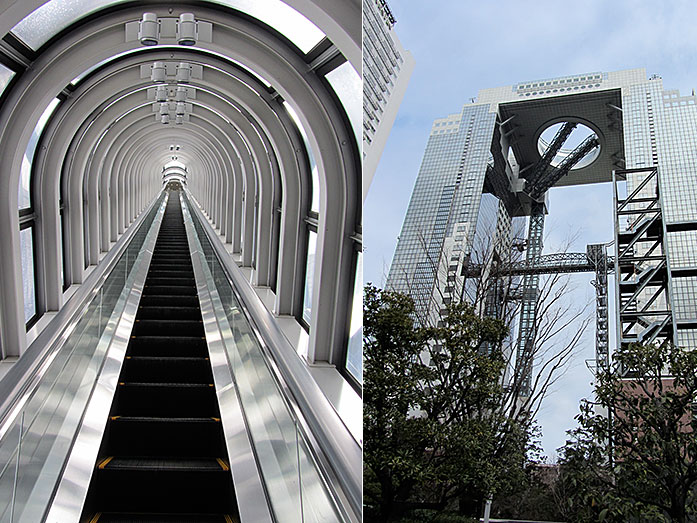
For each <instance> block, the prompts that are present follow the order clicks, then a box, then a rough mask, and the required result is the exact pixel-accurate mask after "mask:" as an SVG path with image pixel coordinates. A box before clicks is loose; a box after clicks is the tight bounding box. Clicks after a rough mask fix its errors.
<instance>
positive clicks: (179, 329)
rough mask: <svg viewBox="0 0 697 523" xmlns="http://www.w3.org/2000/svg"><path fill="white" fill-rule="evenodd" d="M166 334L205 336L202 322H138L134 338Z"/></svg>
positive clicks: (136, 322) (134, 326) (134, 329)
mask: <svg viewBox="0 0 697 523" xmlns="http://www.w3.org/2000/svg"><path fill="white" fill-rule="evenodd" d="M162 333H166V334H167V335H168V336H172V337H175V336H194V337H196V336H198V337H201V336H203V335H204V331H203V322H202V321H201V320H178V319H172V320H167V319H165V320H145V319H143V320H136V321H135V324H134V325H133V336H148V335H153V336H157V335H158V334H162Z"/></svg>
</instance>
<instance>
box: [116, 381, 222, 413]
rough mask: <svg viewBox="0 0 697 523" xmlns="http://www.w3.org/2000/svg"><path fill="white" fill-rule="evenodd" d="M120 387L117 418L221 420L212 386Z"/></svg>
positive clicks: (142, 384)
mask: <svg viewBox="0 0 697 523" xmlns="http://www.w3.org/2000/svg"><path fill="white" fill-rule="evenodd" d="M121 383H123V385H121V384H120V385H119V387H118V388H117V391H116V398H115V401H116V403H115V411H114V415H122V416H123V415H127V416H153V417H176V416H181V417H187V418H190V417H206V418H207V417H220V414H219V410H218V399H217V397H216V394H215V387H212V386H210V385H209V384H191V383H126V382H121Z"/></svg>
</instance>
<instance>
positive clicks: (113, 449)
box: [107, 416, 225, 458]
mask: <svg viewBox="0 0 697 523" xmlns="http://www.w3.org/2000/svg"><path fill="white" fill-rule="evenodd" d="M107 430H108V431H109V432H108V433H109V438H110V441H111V445H110V446H109V452H110V453H112V454H114V455H116V456H129V455H130V456H151V457H152V456H182V457H211V458H215V457H216V456H217V455H219V454H220V449H221V448H224V445H225V442H224V441H223V434H222V430H221V424H220V418H216V417H210V418H152V417H135V416H112V417H111V418H110V420H109V425H108V429H107Z"/></svg>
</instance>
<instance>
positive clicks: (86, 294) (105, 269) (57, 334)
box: [0, 191, 163, 439]
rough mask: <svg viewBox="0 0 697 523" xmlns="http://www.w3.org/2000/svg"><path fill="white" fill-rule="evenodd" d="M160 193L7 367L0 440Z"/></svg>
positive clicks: (1, 387)
mask: <svg viewBox="0 0 697 523" xmlns="http://www.w3.org/2000/svg"><path fill="white" fill-rule="evenodd" d="M162 194H163V191H161V192H160V193H158V195H157V196H155V198H153V200H152V202H151V203H150V205H148V206H147V207H146V208H145V209H144V210H143V211H142V212H141V213H140V216H138V218H136V219H135V220H134V221H133V223H132V224H131V225H130V226H129V227H128V228H127V229H126V230H125V231H124V232H123V234H122V235H121V238H119V239H118V241H117V242H116V244H115V245H114V246H113V247H112V248H111V249H110V250H109V252H107V254H106V255H105V256H104V258H103V259H102V260H101V261H100V263H99V264H98V265H96V266H95V268H94V270H93V271H92V272H91V273H90V274H89V275H88V276H87V278H85V281H84V282H83V283H82V284H81V285H80V287H79V288H78V289H77V290H76V291H75V293H74V294H73V295H72V296H71V297H70V299H69V300H68V301H67V302H66V303H65V304H64V305H63V307H61V309H60V310H59V311H58V312H57V313H56V316H55V317H54V318H53V319H52V320H51V322H50V323H49V324H48V325H47V326H46V328H45V329H44V330H43V331H42V332H41V333H40V334H39V335H38V336H37V338H36V339H35V340H34V341H33V342H32V343H31V345H29V347H27V349H26V351H25V352H24V353H23V354H22V355H21V357H20V358H19V359H18V360H17V362H16V363H15V364H14V365H12V367H10V369H9V370H8V372H7V374H6V375H5V376H4V377H3V378H2V379H0V439H2V436H3V435H4V434H5V432H6V426H7V424H8V422H11V421H12V420H13V419H14V415H13V414H14V413H15V412H16V411H17V407H18V406H21V405H22V404H23V402H24V400H25V399H27V398H28V397H29V396H30V395H31V394H32V392H33V391H34V389H35V388H36V386H37V385H38V381H39V380H38V379H37V375H38V374H39V372H40V370H41V369H42V368H43V366H44V363H45V362H49V361H51V358H50V357H51V355H52V354H54V353H56V352H57V351H59V350H60V348H61V347H62V346H63V345H64V344H65V342H66V341H67V340H68V337H69V335H70V333H71V332H72V330H73V329H74V328H75V326H76V325H77V323H78V322H79V321H80V319H81V317H82V315H83V313H84V312H85V311H86V309H87V307H88V306H89V304H90V303H91V301H92V299H93V298H94V297H95V296H96V295H97V293H98V292H99V289H100V288H101V287H102V285H103V283H104V281H105V280H106V279H107V277H108V276H109V274H110V273H111V270H112V269H113V268H114V265H115V264H116V263H117V262H118V261H119V259H120V258H121V255H122V254H123V253H124V251H125V250H126V248H127V247H128V246H129V245H130V243H131V240H132V239H133V237H134V236H135V234H136V233H137V232H138V230H140V228H141V226H142V225H143V222H144V221H145V219H146V217H147V216H148V215H149V214H150V211H152V209H153V208H154V207H155V206H156V205H157V203H158V202H159V201H160V199H161V197H162Z"/></svg>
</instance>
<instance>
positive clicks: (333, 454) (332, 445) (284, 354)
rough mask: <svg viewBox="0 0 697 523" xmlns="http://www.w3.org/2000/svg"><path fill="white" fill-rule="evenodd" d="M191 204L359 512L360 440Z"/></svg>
mask: <svg viewBox="0 0 697 523" xmlns="http://www.w3.org/2000/svg"><path fill="white" fill-rule="evenodd" d="M186 195H187V197H188V198H189V200H190V201H193V202H195V201H196V200H195V198H194V197H193V195H191V194H190V192H189V191H188V189H187V190H186ZM189 208H190V209H191V210H192V211H193V212H192V214H193V215H195V216H196V218H197V219H198V221H199V223H200V224H201V225H202V228H203V230H204V232H205V234H206V236H207V238H208V241H209V243H210V245H211V246H212V247H213V250H214V251H215V254H216V256H217V258H218V261H219V262H220V264H221V266H222V267H223V269H224V270H225V273H226V275H227V277H228V279H229V281H230V284H231V287H232V289H233V291H234V292H235V294H236V297H237V299H238V301H239V303H240V305H241V307H242V309H243V312H244V313H245V315H246V316H247V319H248V320H249V322H250V325H251V326H252V328H253V329H254V330H255V332H256V334H257V337H258V338H259V340H260V341H262V342H263V343H262V345H263V347H264V349H265V350H266V351H267V352H268V353H269V356H270V362H271V363H273V365H272V367H275V369H274V370H276V371H277V375H278V377H280V378H282V380H281V381H282V384H281V385H282V386H283V387H284V388H285V389H286V391H287V392H288V393H289V398H288V399H290V398H292V399H293V401H294V402H296V404H297V406H296V408H294V409H293V410H295V412H296V413H299V414H300V416H299V418H300V421H301V423H302V424H304V425H306V427H307V429H309V430H308V431H304V432H305V433H306V434H308V435H311V436H312V438H311V439H310V441H309V443H311V444H312V445H313V447H314V448H313V449H312V451H313V453H314V454H315V455H316V456H318V457H325V458H326V460H324V461H323V463H324V464H325V465H328V466H329V467H330V468H331V471H332V472H333V473H334V474H335V475H336V477H337V478H338V480H339V482H340V484H341V485H342V486H343V488H342V490H343V493H344V494H345V495H346V497H347V500H348V502H349V504H350V506H351V509H352V510H353V511H354V512H355V513H356V514H360V513H361V508H362V491H363V486H362V477H363V470H362V451H361V447H360V445H359V444H358V442H357V441H356V440H355V439H354V438H353V436H352V435H351V433H350V432H349V430H348V428H347V427H346V425H344V423H343V421H342V420H341V418H340V417H339V415H338V414H337V412H336V411H335V410H334V408H333V407H332V406H331V404H330V403H329V400H328V399H327V398H326V396H325V395H324V393H323V392H322V390H321V389H320V388H319V385H318V384H317V383H316V382H315V380H314V378H313V377H312V375H311V374H310V372H309V371H308V369H307V367H306V366H305V364H304V362H303V361H302V360H301V358H300V357H299V356H298V354H297V352H296V350H295V348H294V347H293V346H292V345H291V343H290V342H289V341H288V339H287V338H286V337H285V335H284V334H283V332H282V331H281V329H280V327H279V326H278V323H277V321H276V318H275V317H274V315H273V314H272V313H271V312H270V311H269V310H268V309H267V308H266V307H265V306H264V305H263V303H262V302H261V300H260V299H259V297H258V296H257V295H256V293H255V292H254V290H253V289H252V288H251V287H250V285H249V283H248V281H247V280H246V279H245V278H244V276H243V275H242V273H241V271H240V269H239V267H238V266H237V265H236V264H235V263H234V262H233V260H232V258H231V257H230V254H229V253H228V252H227V250H226V249H225V247H224V245H223V244H222V242H220V240H219V238H218V237H217V236H216V234H215V232H214V231H213V228H212V227H211V225H210V223H209V222H208V220H206V219H205V216H204V215H203V213H202V211H201V209H200V207H199V205H198V204H196V205H190V206H189Z"/></svg>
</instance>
